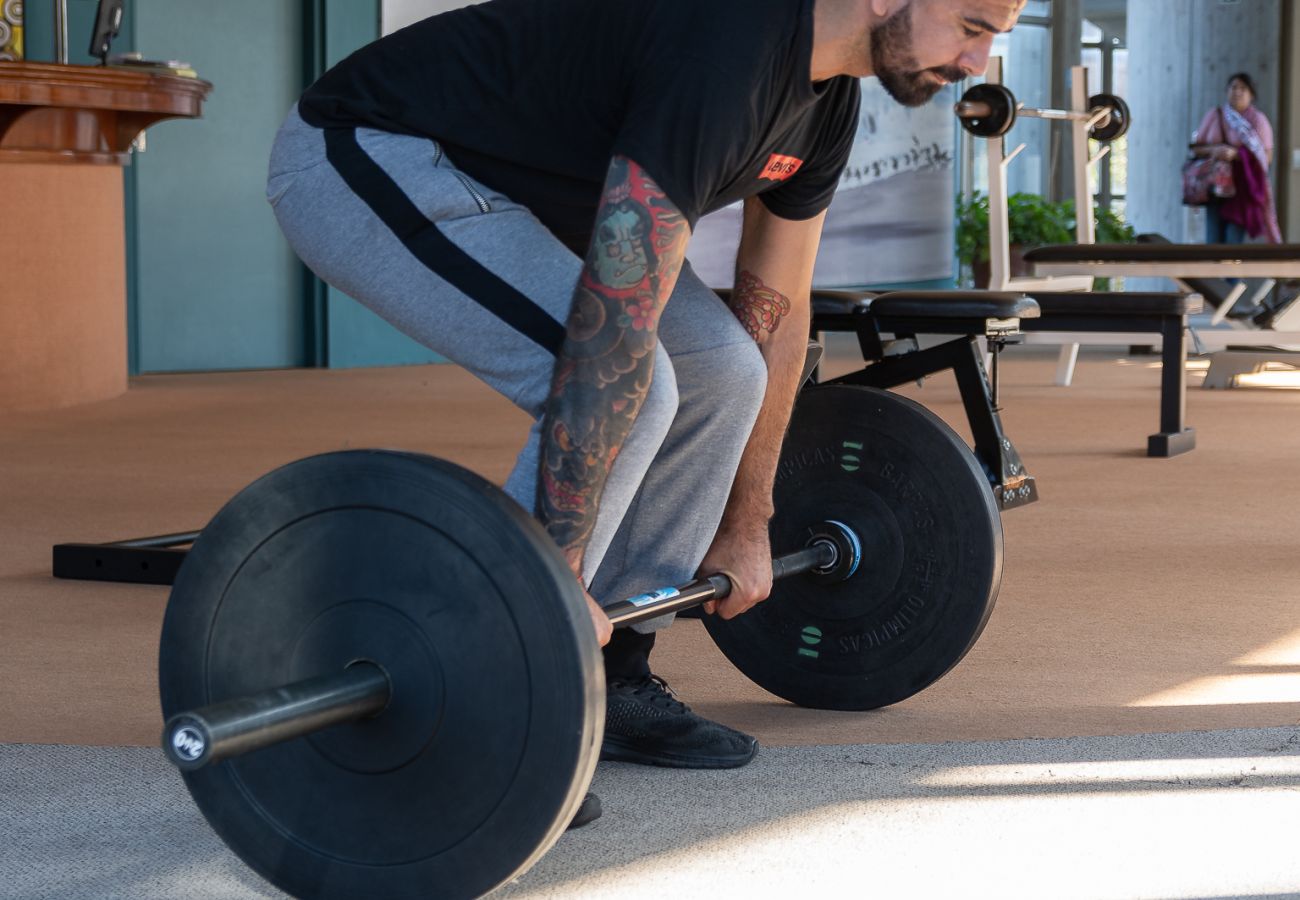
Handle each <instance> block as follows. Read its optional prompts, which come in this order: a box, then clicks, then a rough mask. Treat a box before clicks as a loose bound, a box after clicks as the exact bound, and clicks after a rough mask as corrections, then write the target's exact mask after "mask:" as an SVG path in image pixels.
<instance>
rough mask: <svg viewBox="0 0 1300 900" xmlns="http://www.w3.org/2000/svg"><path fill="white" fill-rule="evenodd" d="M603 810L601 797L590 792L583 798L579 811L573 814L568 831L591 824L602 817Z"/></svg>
mask: <svg viewBox="0 0 1300 900" xmlns="http://www.w3.org/2000/svg"><path fill="white" fill-rule="evenodd" d="M601 812H602V810H601V808H600V798H599V797H597V796H596V795H595V794H592V793H588V794H587V796H585V797H583V798H582V805H581V806H579V807H578V811H577V812H576V813H574V814H573V821H572V822H570V823H569V827H568V828H567V829H566V830H567V831H572V830H573V829H575V828H581V827H582V826H583V825H589V824H590V823H592V822H594V821H596V820H597V819H599V818H600V814H601Z"/></svg>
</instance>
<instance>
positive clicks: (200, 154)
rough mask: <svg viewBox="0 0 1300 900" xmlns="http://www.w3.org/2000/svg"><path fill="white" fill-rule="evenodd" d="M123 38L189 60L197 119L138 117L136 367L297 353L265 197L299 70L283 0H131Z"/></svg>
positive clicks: (301, 349) (287, 268)
mask: <svg viewBox="0 0 1300 900" xmlns="http://www.w3.org/2000/svg"><path fill="white" fill-rule="evenodd" d="M132 6H133V7H134V12H135V44H136V46H135V47H134V48H122V49H136V50H139V51H140V52H142V53H144V55H145V56H146V57H148V58H153V59H180V60H184V61H186V62H189V63H191V64H192V65H193V66H194V67H195V68H196V69H197V70H198V72H199V75H200V77H202V78H205V79H207V80H209V81H211V82H212V83H213V85H214V89H213V92H212V94H211V96H210V97H209V98H208V101H207V103H206V104H205V107H204V113H203V118H202V119H198V120H178V121H171V122H164V123H162V124H159V125H156V126H155V127H154V128H152V129H150V131H149V133H148V150H147V152H145V153H144V154H140V155H137V157H136V160H135V163H134V164H135V166H136V169H137V171H136V173H135V175H136V223H137V224H136V230H137V241H136V250H135V264H136V279H135V283H136V315H137V329H138V336H139V337H138V342H139V345H138V362H139V368H140V371H143V372H157V371H176V370H210V369H247V368H277V367H287V366H300V365H303V364H305V363H306V362H307V352H306V335H305V331H306V315H305V309H304V306H305V304H304V296H303V280H302V269H301V266H300V264H299V263H298V261H297V259H296V258H295V257H294V255H293V252H292V251H291V250H290V249H289V246H288V244H287V242H286V241H285V240H284V238H283V236H281V234H280V231H279V228H278V226H277V225H276V224H275V219H274V218H273V216H272V215H271V208H270V206H269V205H268V204H267V202H266V198H265V182H266V165H267V159H268V157H269V155H270V149H271V142H272V140H273V139H274V137H275V132H276V129H277V128H278V127H279V124H280V122H281V121H282V120H283V118H284V115H285V113H286V112H287V111H288V110H289V108H290V106H291V105H292V103H293V101H294V100H295V99H296V98H297V96H298V93H299V91H300V88H301V83H302V71H303V63H302V43H303V33H304V32H303V9H302V6H301V5H300V4H299V3H296V2H289V0H278V2H270V3H268V2H266V0H221V2H220V3H212V2H210V0H135V2H134V3H133V4H132Z"/></svg>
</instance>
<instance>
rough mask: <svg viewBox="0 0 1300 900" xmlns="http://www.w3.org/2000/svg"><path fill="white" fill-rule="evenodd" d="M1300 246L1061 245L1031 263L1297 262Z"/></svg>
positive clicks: (1033, 253)
mask: <svg viewBox="0 0 1300 900" xmlns="http://www.w3.org/2000/svg"><path fill="white" fill-rule="evenodd" d="M1296 260H1300V244H1164V243H1158V242H1152V243H1142V244H1061V245H1053V246H1050V247H1036V248H1034V249H1033V250H1030V251H1028V252H1027V253H1026V254H1025V262H1027V263H1090V262H1096V263H1103V262H1107V263H1109V262H1117V263H1126V262H1131V263H1144V262H1149V263H1188V262H1197V263H1203V262H1208V263H1213V262H1225V263H1228V262H1294V261H1296Z"/></svg>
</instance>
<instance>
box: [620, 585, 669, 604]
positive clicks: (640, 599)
mask: <svg viewBox="0 0 1300 900" xmlns="http://www.w3.org/2000/svg"><path fill="white" fill-rule="evenodd" d="M681 595H682V592H681V591H679V590H677V588H660V589H659V590H657V591H651V592H650V593H648V594H638V595H637V596H635V597H629V598H628V600H627V602H628V603H631V604H632V605H633V606H636V607H641V606H649V605H650V604H651V603H661V602H663V601H664V600H671V599H673V598H674V597H680V596H681Z"/></svg>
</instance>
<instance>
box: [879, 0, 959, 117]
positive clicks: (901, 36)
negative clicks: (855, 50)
mask: <svg viewBox="0 0 1300 900" xmlns="http://www.w3.org/2000/svg"><path fill="white" fill-rule="evenodd" d="M915 5H916V4H914V3H909V4H908V5H907V6H905V7H903V8H902V9H900V10H899V11H898V12H896V13H894V14H893V15H892V16H890V17H889V18H888V19H886V20H885V21H884V22H882V23H881V24H880V25H878V26H876V27H875V28H874V29H873V30H872V32H871V60H872V66H873V68H874V69H875V73H876V77H877V78H879V79H880V84H881V86H882V87H883V88H884V89H885V90H886V91H888V92H889V96H891V97H893V98H894V99H895V100H897V101H898V102H899V103H901V104H903V105H904V106H921V105H922V104H924V103H926V102H927V101H929V99H930V98H931V97H933V96H934V95H935V94H937V93H938V92H939V91H940V90H941V89H942V88H943V87H944V85H945V84H946V83H947V82H950V81H961V80H962V79H963V78H965V77H966V73H965V72H963V71H962V70H961V69H959V68H958V67H956V66H938V67H936V68H932V69H922V68H921V67H920V63H918V62H917V59H916V51H915V48H914V47H913V45H912V10H913V9H914V8H915ZM936 76H937V77H936Z"/></svg>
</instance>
